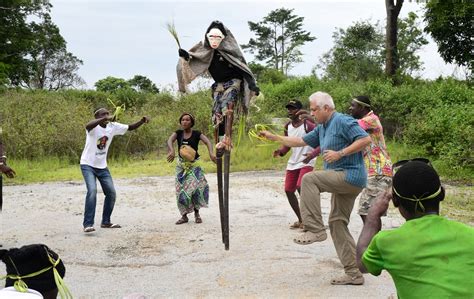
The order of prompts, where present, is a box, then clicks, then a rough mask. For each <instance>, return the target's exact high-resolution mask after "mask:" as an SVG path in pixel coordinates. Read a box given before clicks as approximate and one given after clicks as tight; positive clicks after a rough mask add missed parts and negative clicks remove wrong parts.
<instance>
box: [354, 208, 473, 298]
mask: <svg viewBox="0 0 474 299" xmlns="http://www.w3.org/2000/svg"><path fill="white" fill-rule="evenodd" d="M362 262H363V263H364V265H365V267H366V268H367V270H368V271H369V272H370V273H371V274H373V275H380V273H381V272H382V270H383V269H385V270H387V271H388V272H389V273H390V275H391V276H392V278H393V281H394V282H395V286H396V288H397V293H398V297H399V298H433V297H434V298H474V228H472V227H469V226H467V225H464V224H462V223H459V222H455V221H450V220H447V219H445V218H443V217H441V216H438V215H427V216H424V217H421V218H418V219H413V220H409V221H407V222H406V223H404V224H403V225H402V226H401V227H400V228H398V229H394V230H389V231H380V232H379V233H377V234H376V235H375V236H374V238H373V239H372V241H371V242H370V244H369V247H368V248H367V250H366V251H365V252H364V255H363V256H362Z"/></svg>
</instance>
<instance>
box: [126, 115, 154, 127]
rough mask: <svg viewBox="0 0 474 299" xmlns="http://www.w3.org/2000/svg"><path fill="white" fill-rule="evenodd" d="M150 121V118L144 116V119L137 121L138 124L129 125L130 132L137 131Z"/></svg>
mask: <svg viewBox="0 0 474 299" xmlns="http://www.w3.org/2000/svg"><path fill="white" fill-rule="evenodd" d="M149 121H150V117H148V116H144V117H142V119H140V120H139V121H137V122H136V123H133V124H130V125H128V130H129V131H133V130H136V129H138V128H139V127H141V125H143V124H147V123H148V122H149Z"/></svg>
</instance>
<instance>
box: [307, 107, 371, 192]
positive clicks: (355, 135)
mask: <svg viewBox="0 0 474 299" xmlns="http://www.w3.org/2000/svg"><path fill="white" fill-rule="evenodd" d="M367 136H368V134H367V133H366V132H365V131H364V130H363V129H362V128H361V127H360V126H359V124H358V123H357V121H356V120H355V119H354V118H353V117H351V116H348V115H345V114H341V113H339V112H334V113H333V114H332V116H331V118H330V119H329V120H328V121H326V122H325V123H324V124H319V125H318V126H317V127H316V128H314V130H313V131H311V132H309V133H308V134H306V135H305V136H304V137H303V140H304V142H305V143H306V144H308V145H309V146H311V147H313V148H316V147H318V146H320V148H321V153H324V151H325V150H333V151H340V150H342V149H343V148H345V147H348V146H349V145H351V144H352V143H353V142H354V141H356V140H357V139H360V138H363V137H367ZM324 169H334V170H344V171H345V181H346V182H348V183H349V184H351V185H354V186H357V187H360V188H364V187H365V186H366V185H367V172H366V170H365V165H364V157H363V155H362V152H357V153H354V154H351V155H346V156H344V157H342V158H341V159H339V160H337V161H336V162H333V163H328V162H326V161H324Z"/></svg>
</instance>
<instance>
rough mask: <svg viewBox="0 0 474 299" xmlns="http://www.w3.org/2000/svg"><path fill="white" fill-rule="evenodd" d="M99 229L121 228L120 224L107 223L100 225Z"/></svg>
mask: <svg viewBox="0 0 474 299" xmlns="http://www.w3.org/2000/svg"><path fill="white" fill-rule="evenodd" d="M100 227H102V228H121V227H122V226H120V224H117V223H107V224H101V225H100Z"/></svg>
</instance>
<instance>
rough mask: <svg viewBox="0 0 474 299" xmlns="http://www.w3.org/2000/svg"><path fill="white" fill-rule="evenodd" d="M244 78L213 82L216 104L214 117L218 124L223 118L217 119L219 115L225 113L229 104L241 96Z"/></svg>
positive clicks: (213, 112)
mask: <svg viewBox="0 0 474 299" xmlns="http://www.w3.org/2000/svg"><path fill="white" fill-rule="evenodd" d="M241 83H242V80H240V79H232V80H229V81H227V82H224V83H217V82H214V84H212V86H211V89H212V98H213V99H214V105H213V107H212V115H213V116H212V118H213V123H214V124H218V123H219V122H220V121H221V120H220V119H217V118H218V117H219V116H216V114H217V115H223V114H225V112H226V110H227V104H229V103H235V102H237V101H238V100H239V98H240V93H241V92H240V89H241Z"/></svg>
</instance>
